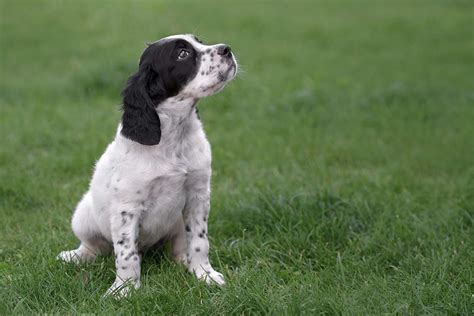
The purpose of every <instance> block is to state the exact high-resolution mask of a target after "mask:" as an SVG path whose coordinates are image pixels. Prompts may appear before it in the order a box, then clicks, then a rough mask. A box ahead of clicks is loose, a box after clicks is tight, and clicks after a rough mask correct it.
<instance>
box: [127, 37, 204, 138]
mask: <svg viewBox="0 0 474 316" xmlns="http://www.w3.org/2000/svg"><path fill="white" fill-rule="evenodd" d="M199 64H200V54H199V52H197V51H196V50H195V49H194V47H193V46H192V45H191V44H190V43H189V42H188V41H186V40H184V39H164V40H161V41H158V42H155V43H153V44H151V45H149V46H148V47H147V48H146V49H145V51H144V52H143V54H142V56H141V57H140V62H139V67H138V71H137V73H135V74H134V75H132V76H131V77H130V78H129V79H128V82H127V86H126V87H125V89H124V91H123V93H122V95H123V115H122V131H121V133H122V135H124V136H125V137H127V138H129V139H131V140H133V141H136V142H138V143H140V144H143V145H157V144H158V143H159V142H160V139H161V129H160V118H159V117H158V114H157V113H156V108H157V106H159V104H160V103H161V102H163V101H164V100H166V99H167V98H170V97H173V96H176V95H177V94H178V93H179V92H180V91H181V90H182V89H183V87H184V86H185V85H186V84H187V83H188V82H189V81H191V80H192V79H193V78H194V77H195V76H196V74H197V72H198V69H199Z"/></svg>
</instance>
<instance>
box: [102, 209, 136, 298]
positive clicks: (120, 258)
mask: <svg viewBox="0 0 474 316" xmlns="http://www.w3.org/2000/svg"><path fill="white" fill-rule="evenodd" d="M139 209H140V206H138V205H137V206H133V207H126V208H122V210H121V211H119V212H118V214H116V215H114V216H112V219H111V231H112V240H113V244H114V252H115V268H116V271H117V276H116V278H115V282H114V283H113V284H112V286H111V287H110V288H109V289H108V290H107V292H106V293H105V295H106V296H108V295H114V296H116V297H122V296H127V295H128V294H129V291H130V286H133V287H134V288H136V289H137V288H139V287H140V261H141V257H140V255H139V254H138V229H139V220H140V212H139V211H137V210H139Z"/></svg>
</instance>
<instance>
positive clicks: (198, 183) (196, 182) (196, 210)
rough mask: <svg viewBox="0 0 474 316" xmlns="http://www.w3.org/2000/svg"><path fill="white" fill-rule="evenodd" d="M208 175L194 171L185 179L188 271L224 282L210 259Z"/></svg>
mask: <svg viewBox="0 0 474 316" xmlns="http://www.w3.org/2000/svg"><path fill="white" fill-rule="evenodd" d="M209 178H210V174H208V173H207V172H205V173H204V172H203V173H199V172H195V173H194V174H191V175H190V176H189V178H188V181H187V188H188V197H187V201H186V207H185V209H184V212H183V219H184V225H185V231H186V242H187V252H186V259H187V260H186V264H187V267H188V270H189V271H190V272H193V273H194V274H195V275H196V276H197V277H198V278H199V279H201V280H205V281H206V282H207V283H212V282H215V283H217V284H218V285H224V284H225V282H224V277H223V275H222V274H221V273H219V272H217V271H215V270H214V269H213V268H212V266H211V264H210V262H209V240H208V238H207V220H208V216H209V209H210V204H209V201H210V184H209V180H210V179H209Z"/></svg>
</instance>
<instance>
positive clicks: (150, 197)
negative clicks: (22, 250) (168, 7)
mask: <svg viewBox="0 0 474 316" xmlns="http://www.w3.org/2000/svg"><path fill="white" fill-rule="evenodd" d="M237 67H238V66H237V62H236V60H235V58H234V56H233V54H232V52H231V49H230V47H229V46H227V45H224V44H218V45H205V44H203V43H202V42H201V41H199V40H198V39H197V38H196V37H195V36H193V35H176V36H170V37H167V38H164V39H161V40H159V41H157V42H155V43H152V44H150V45H149V46H148V47H147V48H146V49H145V51H144V52H143V54H142V56H141V58H140V62H139V68H138V71H137V73H136V74H134V75H132V76H131V77H130V78H129V80H128V83H127V86H126V87H125V89H124V90H123V116H122V121H121V123H120V124H119V127H118V130H117V134H116V136H115V139H114V140H113V141H112V143H110V144H109V146H108V147H107V149H106V151H105V153H104V154H103V155H102V157H101V158H100V159H99V161H98V162H97V164H96V167H95V172H94V175H93V177H92V180H91V182H90V187H89V190H88V191H87V193H86V194H85V195H84V196H83V198H82V200H81V201H80V202H79V204H78V205H77V207H76V210H75V212H74V216H73V218H72V229H73V231H74V234H75V235H76V236H77V238H79V240H80V241H81V244H80V246H79V247H78V248H77V249H75V250H70V251H63V252H61V253H60V254H59V255H58V258H59V259H62V260H64V261H68V262H70V261H72V262H76V263H77V262H81V261H90V260H93V259H94V258H95V257H96V256H97V255H98V254H103V253H107V252H109V251H111V250H112V249H113V250H114V252H115V258H116V259H115V265H116V270H117V277H116V279H115V282H114V283H113V285H112V286H111V287H110V288H109V290H108V291H107V292H106V295H109V294H114V295H119V296H122V295H127V293H128V292H129V289H130V288H129V286H134V287H135V288H138V287H139V286H140V261H141V254H142V252H143V251H144V250H146V249H147V248H150V247H152V246H153V245H155V244H157V243H158V242H159V241H162V240H164V239H169V240H171V243H172V255H173V258H174V259H175V260H176V261H178V262H182V263H183V264H184V265H185V266H186V267H187V269H188V270H189V271H190V272H192V273H194V274H195V275H196V276H197V277H198V278H199V279H202V280H205V281H206V282H207V283H212V282H215V283H217V284H219V285H223V284H224V278H223V276H222V274H221V273H219V272H217V271H215V270H214V269H213V268H212V266H211V264H210V262H209V241H208V237H207V232H208V230H207V223H208V216H209V199H210V178H211V148H210V145H209V142H208V140H207V138H206V135H205V134H204V131H203V128H202V124H201V121H200V120H199V117H198V114H197V109H196V104H197V102H198V100H199V99H201V98H203V97H206V96H210V95H212V94H214V93H216V92H218V91H220V90H221V89H222V88H223V87H224V86H225V85H226V83H227V82H229V81H230V80H232V79H233V78H234V77H235V75H236V73H237Z"/></svg>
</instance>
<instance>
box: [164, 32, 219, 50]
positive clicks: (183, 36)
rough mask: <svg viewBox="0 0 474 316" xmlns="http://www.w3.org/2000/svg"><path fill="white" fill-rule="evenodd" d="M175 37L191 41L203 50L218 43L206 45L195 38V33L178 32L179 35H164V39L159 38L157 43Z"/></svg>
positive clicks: (195, 46)
mask: <svg viewBox="0 0 474 316" xmlns="http://www.w3.org/2000/svg"><path fill="white" fill-rule="evenodd" d="M174 39H182V40H185V41H187V42H189V43H190V44H192V45H193V46H194V48H196V49H198V50H200V51H202V50H205V49H207V48H209V47H212V46H216V45H204V44H202V43H199V42H198V41H196V40H195V39H194V35H193V34H178V35H171V36H168V37H164V38H162V39H159V40H157V41H156V42H155V43H158V42H161V41H168V40H174Z"/></svg>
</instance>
